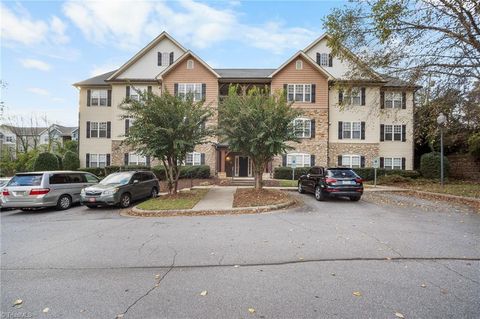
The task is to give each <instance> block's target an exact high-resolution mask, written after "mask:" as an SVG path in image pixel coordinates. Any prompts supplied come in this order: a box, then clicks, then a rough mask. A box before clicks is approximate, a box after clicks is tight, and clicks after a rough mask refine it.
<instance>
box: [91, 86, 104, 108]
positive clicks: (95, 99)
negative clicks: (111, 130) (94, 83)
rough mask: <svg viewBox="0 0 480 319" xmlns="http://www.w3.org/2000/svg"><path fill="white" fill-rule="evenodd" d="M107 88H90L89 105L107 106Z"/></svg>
mask: <svg viewBox="0 0 480 319" xmlns="http://www.w3.org/2000/svg"><path fill="white" fill-rule="evenodd" d="M107 95H108V94H107V90H92V91H91V93H90V105H91V106H107Z"/></svg>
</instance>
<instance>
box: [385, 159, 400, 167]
mask: <svg viewBox="0 0 480 319" xmlns="http://www.w3.org/2000/svg"><path fill="white" fill-rule="evenodd" d="M383 167H384V168H386V169H402V158H401V157H385V158H384V160H383Z"/></svg>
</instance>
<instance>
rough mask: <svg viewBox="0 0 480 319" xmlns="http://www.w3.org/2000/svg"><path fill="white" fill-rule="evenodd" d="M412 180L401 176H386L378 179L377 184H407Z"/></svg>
mask: <svg viewBox="0 0 480 319" xmlns="http://www.w3.org/2000/svg"><path fill="white" fill-rule="evenodd" d="M411 181H412V178H410V177H405V176H401V175H386V176H380V177H379V178H378V184H397V183H409V182H411Z"/></svg>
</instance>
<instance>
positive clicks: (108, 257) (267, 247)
mask: <svg viewBox="0 0 480 319" xmlns="http://www.w3.org/2000/svg"><path fill="white" fill-rule="evenodd" d="M295 196H298V198H299V199H301V200H302V201H303V202H304V204H303V205H301V206H299V207H295V208H291V209H288V210H282V211H277V212H270V213H263V214H256V215H239V216H235V215H227V216H198V217H168V218H133V217H123V216H121V215H120V214H119V212H120V211H119V210H118V209H115V208H107V209H93V210H92V209H88V208H85V207H82V206H77V207H74V208H72V209H70V210H68V211H55V210H42V211H39V212H28V213H25V212H20V211H9V212H2V213H1V215H0V223H1V288H0V289H1V318H112V319H113V318H116V317H119V318H121V317H123V318H399V315H401V316H403V317H405V318H478V317H479V316H480V303H479V301H478V300H479V296H480V231H479V230H480V215H479V214H477V213H475V212H474V211H473V210H470V209H468V208H467V207H463V206H456V205H455V204H452V203H445V202H440V203H439V202H431V201H427V200H416V199H413V198H412V197H407V196H403V195H401V194H392V195H386V194H377V193H375V194H369V195H368V196H365V199H362V200H361V201H359V202H351V201H349V200H343V199H340V200H331V201H327V202H317V201H315V199H314V198H313V196H311V195H295ZM17 299H21V300H22V304H21V305H20V306H13V305H14V302H15V300H17ZM46 308H48V309H46ZM45 310H48V311H46V312H44V311H45Z"/></svg>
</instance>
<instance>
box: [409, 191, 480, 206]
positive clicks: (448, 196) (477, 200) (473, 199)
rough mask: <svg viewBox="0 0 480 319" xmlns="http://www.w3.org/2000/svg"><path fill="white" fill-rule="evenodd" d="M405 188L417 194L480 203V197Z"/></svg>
mask: <svg viewBox="0 0 480 319" xmlns="http://www.w3.org/2000/svg"><path fill="white" fill-rule="evenodd" d="M403 190H404V192H411V193H416V194H420V195H428V196H436V197H441V198H443V199H445V200H462V201H466V202H470V203H472V204H476V205H480V199H479V198H473V197H464V196H458V195H450V194H442V193H433V192H425V191H418V190H414V189H408V188H404V189H403Z"/></svg>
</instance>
